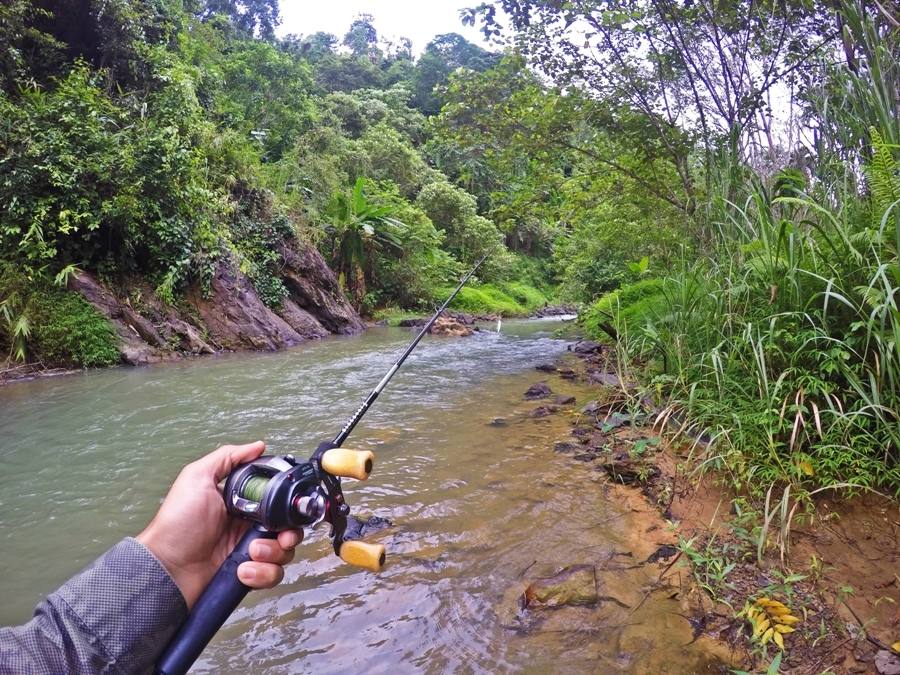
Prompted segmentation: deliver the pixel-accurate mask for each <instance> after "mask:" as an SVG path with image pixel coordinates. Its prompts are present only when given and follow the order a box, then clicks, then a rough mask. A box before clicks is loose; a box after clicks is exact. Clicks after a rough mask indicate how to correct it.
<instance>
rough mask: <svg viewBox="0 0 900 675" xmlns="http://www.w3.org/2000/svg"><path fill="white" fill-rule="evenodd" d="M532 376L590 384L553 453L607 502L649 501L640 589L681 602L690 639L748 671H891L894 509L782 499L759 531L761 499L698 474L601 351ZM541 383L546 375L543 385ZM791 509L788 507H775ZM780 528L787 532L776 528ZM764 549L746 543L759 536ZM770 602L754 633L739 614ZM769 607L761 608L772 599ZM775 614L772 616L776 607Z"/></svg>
mask: <svg viewBox="0 0 900 675" xmlns="http://www.w3.org/2000/svg"><path fill="white" fill-rule="evenodd" d="M539 370H541V371H543V372H544V373H550V374H555V375H556V376H559V377H563V378H572V377H575V378H577V379H578V380H581V381H584V382H587V383H591V384H593V385H594V386H595V387H596V398H595V400H593V401H590V402H587V403H586V404H584V405H580V406H579V412H578V413H577V414H575V415H574V416H573V417H572V429H571V441H566V442H556V443H555V447H554V449H555V451H556V452H558V453H564V454H567V455H570V456H571V458H572V460H573V461H577V462H586V463H589V464H590V465H592V466H593V467H594V469H595V470H596V471H598V472H600V473H601V474H604V475H606V476H607V478H608V480H609V481H610V482H611V483H613V484H614V485H615V486H617V487H616V489H618V490H621V497H620V498H621V499H623V500H629V503H633V504H635V508H640V507H639V505H638V504H640V503H644V504H648V505H651V506H652V507H653V508H654V509H655V510H657V511H658V512H659V513H660V514H661V515H662V516H663V517H664V518H665V519H666V520H667V521H668V524H667V526H666V527H665V528H660V530H659V531H657V532H654V533H653V535H652V536H653V541H654V543H655V544H657V545H660V546H669V547H670V548H668V549H661V555H660V558H659V565H660V575H659V580H658V588H656V589H654V590H653V593H660V592H661V593H666V592H670V593H679V594H680V595H682V596H685V597H688V598H689V599H690V603H689V604H690V606H691V611H690V613H689V615H688V616H686V617H685V620H687V621H690V622H691V625H692V626H693V628H694V636H695V638H698V637H700V636H706V637H708V638H713V639H715V640H717V641H720V642H722V643H724V644H728V645H730V646H731V648H732V650H733V651H732V654H733V656H734V658H735V659H736V660H737V662H740V663H742V664H743V667H744V668H746V669H747V670H748V671H751V672H766V670H767V669H768V667H769V666H770V664H771V663H772V662H773V661H774V660H775V659H776V658H780V659H781V665H780V670H779V671H778V672H783V673H798V674H799V673H809V674H812V673H824V672H832V673H881V674H882V675H884V674H885V673H897V672H900V656H898V654H897V653H896V652H893V651H892V650H891V647H890V646H891V645H892V644H893V643H895V642H896V641H897V640H898V639H900V609H898V608H900V576H898V570H900V564H898V563H900V553H898V552H900V546H898V535H900V506H898V504H897V503H896V502H894V501H891V500H888V499H886V498H882V497H878V496H876V495H865V496H857V497H854V498H852V499H849V500H848V499H844V500H841V499H839V498H840V497H841V496H842V495H837V494H834V495H832V494H829V495H827V496H821V497H820V498H818V499H817V500H816V501H815V503H812V504H801V505H799V506H798V507H797V509H796V511H795V512H794V514H793V517H792V518H791V517H788V518H784V519H783V518H781V516H780V515H778V514H780V508H779V509H776V501H778V502H780V500H781V497H782V493H781V492H780V491H779V492H778V493H777V494H773V496H772V503H771V504H770V507H769V513H770V514H774V515H773V517H772V518H770V523H769V527H768V529H767V530H766V532H765V536H762V537H761V535H762V533H763V529H762V526H763V524H764V523H765V520H766V519H765V516H764V513H765V508H764V504H763V503H761V501H762V500H759V499H752V498H749V497H748V496H747V495H741V494H737V493H735V492H734V491H733V490H732V489H730V486H729V485H728V484H727V483H726V482H725V480H724V478H723V477H722V476H720V475H717V474H716V473H714V472H712V471H707V472H704V473H701V472H700V471H699V470H698V467H699V465H700V462H701V461H702V460H703V459H704V457H703V454H704V451H705V449H706V448H705V445H704V439H702V438H700V439H697V438H692V437H689V436H686V435H683V434H679V433H678V429H677V426H676V425H674V424H672V423H671V420H669V419H667V418H666V415H665V414H660V412H659V411H656V410H653V409H652V408H651V406H649V405H648V404H647V402H646V401H642V400H641V398H640V396H639V395H638V391H637V389H636V388H635V387H634V386H633V384H632V383H629V382H623V381H622V380H621V379H620V378H619V376H618V375H617V368H616V362H615V355H614V354H613V353H612V352H611V351H609V350H607V349H606V348H605V347H603V346H601V345H597V344H595V343H580V344H577V345H575V346H574V348H573V349H572V354H571V356H569V357H567V358H566V359H564V361H563V362H562V363H559V364H548V365H546V366H541V367H539ZM550 382H551V383H552V380H550ZM793 507H794V502H793V501H788V509H787V511H786V513H790V509H792V508H793ZM788 523H789V526H788ZM761 538H762V539H763V541H764V543H763V544H762V545H761V546H760V545H759V542H760V539H761ZM760 599H762V603H763V607H764V606H765V603H769V602H780V603H783V605H784V606H785V607H787V608H789V610H790V614H789V616H796V617H797V621H796V622H792V623H791V625H790V626H787V629H786V630H785V633H784V634H782V635H781V639H782V640H783V642H784V644H785V650H784V652H783V653H782V654H781V656H780V657H779V652H780V649H778V648H777V647H776V646H775V645H774V640H773V639H771V635H770V639H767V640H766V643H765V644H763V642H762V637H763V635H764V634H765V633H766V632H767V628H768V627H769V626H770V624H771V626H772V627H774V626H775V625H776V623H775V617H774V616H769V615H768V614H765V615H763V616H762V617H761V618H760V619H759V622H760V623H761V622H762V620H766V621H769V619H772V621H771V622H769V623H767V624H766V626H765V627H764V629H763V630H762V631H761V632H760V634H759V635H757V636H756V637H755V638H754V637H753V636H752V633H753V632H754V626H756V625H758V624H751V622H750V619H749V618H748V616H747V608H748V607H753V608H755V609H754V610H753V611H752V612H751V614H755V615H758V614H759V611H760V605H759V604H758V603H757V601H758V600H760ZM773 607H775V606H774V605H773ZM776 611H781V610H780V609H777V607H776Z"/></svg>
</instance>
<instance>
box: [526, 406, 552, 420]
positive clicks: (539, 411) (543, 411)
mask: <svg viewBox="0 0 900 675" xmlns="http://www.w3.org/2000/svg"><path fill="white" fill-rule="evenodd" d="M558 411H559V408H557V407H556V406H555V405H539V406H538V407H537V408H535V409H534V410H532V411H531V412H530V413H528V416H529V417H547V415H552V414H553V413H555V412H558Z"/></svg>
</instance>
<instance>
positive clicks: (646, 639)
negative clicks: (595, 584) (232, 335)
mask: <svg viewBox="0 0 900 675" xmlns="http://www.w3.org/2000/svg"><path fill="white" fill-rule="evenodd" d="M557 328H559V324H558V323H557V322H554V321H538V322H506V323H504V325H503V332H502V333H501V334H499V335H498V334H496V333H494V332H484V333H481V334H479V335H476V336H475V337H472V338H469V339H464V340H440V339H429V340H426V341H425V342H424V343H423V344H422V346H421V347H420V351H418V352H417V353H416V354H415V356H414V357H412V358H411V359H410V361H409V362H408V364H407V367H406V369H405V370H403V371H401V372H400V374H399V375H398V376H397V377H396V378H395V380H394V381H393V382H392V384H391V387H390V388H389V390H388V391H387V392H386V393H385V394H384V395H383V396H382V398H381V399H380V400H379V401H378V404H377V406H376V408H374V409H373V410H372V412H371V413H370V414H369V416H368V417H367V418H366V420H365V422H364V424H362V425H361V426H360V427H359V428H358V430H357V432H355V434H354V437H353V438H352V441H353V443H349V442H348V447H350V446H352V445H356V446H357V447H368V448H372V449H373V450H374V451H375V452H376V457H377V460H376V470H375V472H374V474H373V475H372V478H371V479H370V480H369V481H368V482H367V483H357V484H349V483H348V485H347V487H346V492H347V497H348V501H349V503H350V504H351V505H352V507H353V508H354V510H355V512H356V513H357V514H362V515H369V514H371V515H378V516H383V517H386V518H389V519H391V520H392V521H394V523H395V525H394V527H392V528H390V529H389V530H386V531H384V532H381V533H379V534H377V535H375V536H374V538H373V540H375V541H380V542H382V543H384V544H385V545H386V546H387V548H388V552H389V564H388V566H387V568H386V569H385V570H384V572H382V573H381V574H378V575H374V574H370V573H367V572H361V571H357V570H354V569H352V568H349V567H348V566H346V565H343V564H342V563H341V562H340V560H338V559H337V558H336V557H334V556H333V555H332V554H331V553H330V549H329V547H328V544H327V539H326V538H325V535H324V532H317V533H313V534H312V535H311V536H310V537H309V538H308V543H306V544H304V545H303V546H302V547H301V548H300V550H299V551H298V553H299V555H298V556H297V560H296V561H295V562H294V563H292V564H291V565H290V566H289V567H288V569H287V572H286V577H285V583H284V584H283V585H282V586H280V587H279V588H277V589H275V590H272V591H263V592H256V593H253V594H251V596H250V598H249V599H248V601H247V602H246V603H245V604H244V605H243V606H242V607H241V608H240V609H239V610H238V611H237V612H236V613H235V615H234V616H233V617H232V619H231V620H230V622H229V623H228V624H227V625H226V627H225V628H223V630H222V631H221V632H220V633H219V635H218V636H217V637H216V638H215V640H214V642H213V643H212V644H211V646H210V647H209V648H208V649H207V652H206V654H205V655H204V656H203V657H202V659H201V661H200V662H198V664H197V666H196V668H195V670H196V672H234V673H242V672H248V671H253V672H266V673H282V672H316V673H363V672H365V673H388V672H390V673H419V672H423V673H444V672H491V673H494V672H610V671H625V672H646V673H657V672H670V673H686V672H719V670H720V668H719V667H718V666H717V665H715V664H716V663H717V659H716V658H715V656H714V655H713V652H714V651H715V650H714V649H713V647H712V646H710V645H708V644H705V643H704V642H703V641H702V640H701V641H699V642H694V643H691V644H688V643H690V641H691V630H690V626H689V624H688V623H687V621H686V620H685V618H684V617H683V616H682V614H683V613H684V609H683V608H682V606H681V604H680V601H679V598H678V597H670V596H671V595H672V592H671V591H670V590H667V589H665V588H662V589H657V590H654V588H655V587H656V582H657V580H658V577H659V574H660V572H661V570H662V568H661V567H660V566H659V565H656V564H649V565H639V564H638V563H640V562H641V561H642V560H644V559H645V558H646V556H647V555H649V554H650V553H651V552H653V550H655V548H656V546H657V545H658V544H659V543H661V542H663V541H667V540H668V535H667V533H666V532H665V528H664V526H663V525H661V524H660V522H659V521H658V518H657V517H656V516H655V514H653V512H652V511H651V510H650V509H648V508H647V507H646V506H645V505H644V504H643V503H642V502H641V500H640V499H639V498H637V497H636V496H635V495H632V494H630V493H629V492H628V491H626V490H623V489H622V488H617V487H614V486H609V485H607V484H606V482H605V480H604V479H603V478H602V477H601V475H600V474H599V473H598V472H596V471H595V470H593V467H591V466H590V465H585V464H582V463H579V462H575V461H573V460H572V459H571V457H570V456H563V455H558V454H555V453H554V452H553V442H554V441H556V440H567V438H568V429H569V417H568V415H567V414H566V413H564V412H563V413H559V414H556V415H552V416H550V417H546V418H542V419H532V418H529V417H528V416H527V414H528V412H530V411H531V410H533V409H534V408H535V407H536V403H534V402H525V401H523V399H522V392H523V391H524V390H525V389H526V388H527V387H528V386H529V385H531V384H533V383H534V382H535V381H538V380H539V379H541V377H540V376H541V374H540V373H537V372H536V371H534V370H533V366H534V365H535V364H537V363H541V362H546V361H549V360H553V359H554V358H555V357H556V356H558V355H559V354H560V353H562V352H563V350H564V347H565V343H564V342H563V341H561V340H559V339H556V338H555V337H554V331H555V330H556V329H557ZM409 337H410V334H409V333H408V332H406V331H403V330H400V329H387V328H385V329H374V330H372V331H369V332H368V333H367V334H366V335H364V336H362V337H359V338H352V339H332V340H326V341H323V342H319V343H315V344H310V345H305V346H303V347H300V348H298V349H294V350H292V351H289V352H283V353H278V354H268V355H258V354H257V355H236V356H230V357H223V358H211V359H204V360H199V361H193V362H185V363H178V364H171V365H167V366H162V367H155V368H149V369H129V370H110V371H105V372H97V373H88V374H85V375H82V376H75V377H67V378H62V379H55V380H44V381H36V382H31V383H22V384H17V385H14V386H9V387H5V388H2V389H0V438H2V446H0V459H2V461H3V465H2V466H3V468H2V473H0V570H2V571H3V576H2V579H0V594H2V598H3V602H2V603H0V623H2V624H10V623H18V622H22V621H25V620H26V619H27V617H28V616H29V614H30V611H31V608H32V607H33V605H34V604H35V602H37V601H38V600H39V599H40V598H41V597H42V596H43V595H45V594H46V593H47V592H49V591H50V590H52V589H53V588H54V587H55V586H56V585H57V584H59V583H60V582H62V581H63V580H65V579H66V578H67V577H68V576H70V575H71V574H73V573H74V572H76V571H77V570H78V569H79V568H80V567H82V566H83V565H85V564H86V563H88V562H89V561H90V560H91V559H93V558H94V557H95V556H96V555H98V554H99V553H101V552H102V551H103V550H105V549H106V548H107V547H109V546H110V545H111V544H113V543H115V542H116V541H117V540H118V539H119V538H120V537H122V536H125V535H129V534H134V533H136V532H138V531H140V529H141V528H142V527H143V526H144V524H145V523H146V522H147V521H148V520H149V518H150V517H151V515H152V514H153V512H154V510H155V508H156V507H157V505H158V503H159V496H160V495H161V494H162V493H163V492H164V491H165V488H166V486H167V485H168V484H169V483H170V482H171V480H172V478H173V477H174V476H175V474H176V473H177V471H178V468H179V467H180V466H181V465H182V464H184V463H185V462H187V461H189V460H190V459H192V458H194V457H196V456H197V455H198V454H201V453H203V452H205V451H206V450H208V449H210V448H212V447H215V446H216V445H217V444H219V443H222V442H226V441H246V440H253V439H256V438H258V437H261V438H265V439H266V440H267V441H268V443H269V447H270V449H271V450H272V451H275V452H294V453H295V454H302V453H305V452H308V451H309V450H310V449H312V448H314V447H315V445H316V444H317V443H318V442H319V441H321V440H323V439H325V438H329V437H330V436H332V435H333V434H334V432H335V430H336V429H337V428H339V426H340V424H341V423H342V422H343V421H344V418H345V417H346V416H347V415H349V413H350V412H352V411H353V410H354V409H355V407H356V406H357V405H358V402H359V401H360V400H361V399H362V397H363V396H364V395H365V393H366V392H367V391H368V389H369V388H370V387H371V386H372V385H373V384H374V383H375V382H377V381H378V379H379V378H380V376H381V374H382V373H383V372H384V371H385V370H386V369H387V368H388V367H389V365H390V363H391V362H392V360H393V358H394V356H395V355H396V353H397V351H398V349H399V348H400V347H401V346H402V345H403V344H404V342H405V341H407V340H408V339H409ZM545 379H547V381H548V383H549V384H550V386H551V387H552V388H553V390H554V392H555V393H564V394H573V395H575V396H576V397H577V398H578V400H579V403H583V402H585V401H586V399H587V397H588V396H589V395H590V394H591V393H592V392H589V391H588V390H585V389H583V388H581V387H580V386H579V385H573V384H571V383H567V382H564V381H563V380H561V379H558V378H555V377H553V376H551V377H549V378H545ZM497 417H502V418H504V420H505V425H503V426H492V425H491V424H489V423H490V422H491V420H493V419H494V418H497ZM185 536H190V533H185ZM575 563H591V564H594V565H595V566H596V567H597V569H598V578H599V584H600V595H601V596H603V597H604V598H605V599H604V600H603V601H601V602H600V603H599V604H598V605H597V606H596V607H593V608H567V609H560V610H555V611H548V610H544V611H542V612H541V611H538V612H532V611H528V612H521V611H520V610H519V609H518V604H517V597H518V596H519V595H520V594H521V592H522V590H523V589H524V587H525V585H526V583H527V579H529V578H533V577H535V576H539V575H544V574H551V573H552V572H553V571H555V569H557V568H558V567H559V566H561V565H566V564H575Z"/></svg>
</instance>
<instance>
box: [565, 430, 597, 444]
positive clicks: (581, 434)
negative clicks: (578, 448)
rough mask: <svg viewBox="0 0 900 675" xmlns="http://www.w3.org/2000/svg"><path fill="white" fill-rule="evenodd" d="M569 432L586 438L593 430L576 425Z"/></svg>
mask: <svg viewBox="0 0 900 675" xmlns="http://www.w3.org/2000/svg"><path fill="white" fill-rule="evenodd" d="M569 433H571V434H572V435H573V436H575V437H576V438H585V439H586V437H587V436H590V435H591V434H592V433H593V431H591V430H590V429H588V428H587V427H575V428H574V429H572V431H570V432H569ZM582 442H584V441H582Z"/></svg>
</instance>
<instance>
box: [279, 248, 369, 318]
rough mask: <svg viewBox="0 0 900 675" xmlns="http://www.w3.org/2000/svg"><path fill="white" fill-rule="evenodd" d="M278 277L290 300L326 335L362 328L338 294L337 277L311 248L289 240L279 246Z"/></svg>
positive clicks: (342, 295)
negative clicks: (314, 320)
mask: <svg viewBox="0 0 900 675" xmlns="http://www.w3.org/2000/svg"><path fill="white" fill-rule="evenodd" d="M279 253H281V257H282V259H283V261H284V265H283V267H282V268H281V274H282V276H283V277H284V284H285V286H286V287H287V289H288V291H289V292H290V299H291V300H292V301H293V302H294V303H296V305H297V306H298V307H300V308H301V309H305V310H306V311H307V312H309V313H310V314H311V315H312V316H313V317H315V319H316V321H318V322H319V323H320V324H321V325H322V326H323V327H324V328H325V329H326V330H328V332H330V333H339V334H341V335H353V334H355V333H360V332H362V331H363V330H365V327H366V325H365V324H364V323H363V320H362V319H361V318H360V316H359V314H357V313H356V310H354V309H353V307H352V306H351V305H350V303H349V301H348V300H347V298H346V297H345V296H344V294H343V292H342V291H341V288H340V285H339V284H338V280H337V276H335V274H334V272H333V271H332V270H331V268H330V267H328V263H326V262H325V258H323V257H322V254H321V253H319V252H318V250H316V248H315V247H314V246H310V245H308V244H303V243H301V242H300V241H299V240H297V239H292V240H289V241H287V242H285V244H284V245H283V246H281V247H280V249H279Z"/></svg>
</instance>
